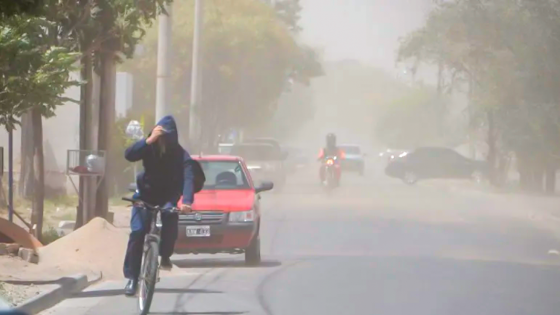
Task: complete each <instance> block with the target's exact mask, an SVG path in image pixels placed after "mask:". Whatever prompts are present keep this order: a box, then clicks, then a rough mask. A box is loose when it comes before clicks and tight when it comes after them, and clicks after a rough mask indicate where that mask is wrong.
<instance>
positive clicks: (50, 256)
mask: <svg viewBox="0 0 560 315" xmlns="http://www.w3.org/2000/svg"><path fill="white" fill-rule="evenodd" d="M127 243H128V234H127V233H126V232H124V231H123V230H121V229H119V228H116V227H115V226H113V225H112V224H111V223H109V222H107V221H106V220H104V219H102V218H95V219H93V220H91V221H90V222H89V223H88V224H86V225H84V226H82V227H81V228H79V229H78V230H76V231H74V232H72V233H70V234H68V235H66V236H64V237H62V238H60V239H58V240H56V241H55V242H53V243H51V244H49V245H47V246H45V247H42V248H40V249H39V266H40V267H41V268H42V269H47V270H53V269H55V270H58V271H60V272H62V273H64V274H66V275H69V274H72V273H86V274H87V275H88V277H91V276H94V275H98V274H99V272H102V273H103V280H118V279H122V278H123V277H124V276H123V271H122V269H123V263H124V254H125V252H126V245H127ZM182 273H183V272H182V271H181V270H180V269H179V268H177V267H175V268H173V269H172V270H171V271H162V273H161V276H164V277H165V276H173V275H180V274H182Z"/></svg>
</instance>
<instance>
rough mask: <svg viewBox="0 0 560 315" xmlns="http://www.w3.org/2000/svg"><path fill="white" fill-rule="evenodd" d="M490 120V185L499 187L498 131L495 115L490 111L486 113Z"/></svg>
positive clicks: (488, 160)
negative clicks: (497, 162)
mask: <svg viewBox="0 0 560 315" xmlns="http://www.w3.org/2000/svg"><path fill="white" fill-rule="evenodd" d="M486 115H487V119H488V139H487V141H488V159H487V162H488V166H489V175H490V183H491V184H492V185H498V178H497V171H496V158H497V150H496V130H495V125H494V113H493V112H492V111H491V110H490V111H488V112H487V113H486Z"/></svg>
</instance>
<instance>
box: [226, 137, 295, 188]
mask: <svg viewBox="0 0 560 315" xmlns="http://www.w3.org/2000/svg"><path fill="white" fill-rule="evenodd" d="M231 155H234V156H239V157H241V158H243V160H244V161H245V163H247V167H248V168H250V169H252V170H254V172H253V173H254V174H255V178H254V179H255V181H256V182H257V181H271V182H273V183H274V186H275V188H276V190H279V189H282V187H284V183H285V182H286V171H285V169H284V161H283V159H282V152H281V151H280V149H279V147H277V146H274V145H271V144H268V143H239V144H235V145H234V146H233V147H232V149H231Z"/></svg>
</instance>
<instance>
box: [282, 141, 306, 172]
mask: <svg viewBox="0 0 560 315" xmlns="http://www.w3.org/2000/svg"><path fill="white" fill-rule="evenodd" d="M284 150H285V152H287V153H288V154H287V158H286V161H284V167H285V168H286V172H287V173H291V174H293V173H295V172H297V171H298V170H299V169H302V168H304V167H305V166H306V165H307V164H308V163H309V157H308V156H306V155H305V153H304V152H303V150H302V149H300V148H297V147H293V146H287V147H284Z"/></svg>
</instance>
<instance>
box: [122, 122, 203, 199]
mask: <svg viewBox="0 0 560 315" xmlns="http://www.w3.org/2000/svg"><path fill="white" fill-rule="evenodd" d="M157 125H158V126H161V127H163V129H165V133H164V134H163V135H162V137H164V141H165V152H161V151H160V148H159V146H158V144H157V142H156V143H153V144H151V145H149V144H147V143H146V139H142V140H140V141H138V142H136V143H134V144H133V145H132V146H130V147H129V148H128V149H126V151H125V155H124V156H125V158H126V159H127V160H128V161H130V162H137V161H140V160H142V164H143V165H144V171H143V172H142V173H140V174H138V176H137V178H136V185H137V187H138V191H139V193H140V197H141V198H142V200H144V201H146V202H148V203H150V204H154V205H159V206H164V205H166V204H169V203H171V204H172V205H173V206H176V205H177V202H178V201H179V199H180V198H181V195H182V196H183V203H184V204H192V203H193V201H194V185H193V181H194V173H193V170H192V164H191V163H190V161H192V159H191V157H190V155H189V153H188V152H187V151H186V150H185V149H183V147H181V145H180V144H179V136H178V133H177V125H176V124H175V119H173V117H172V116H165V117H163V118H162V119H161V120H160V121H159V122H158V123H157ZM148 137H149V135H148Z"/></svg>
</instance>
